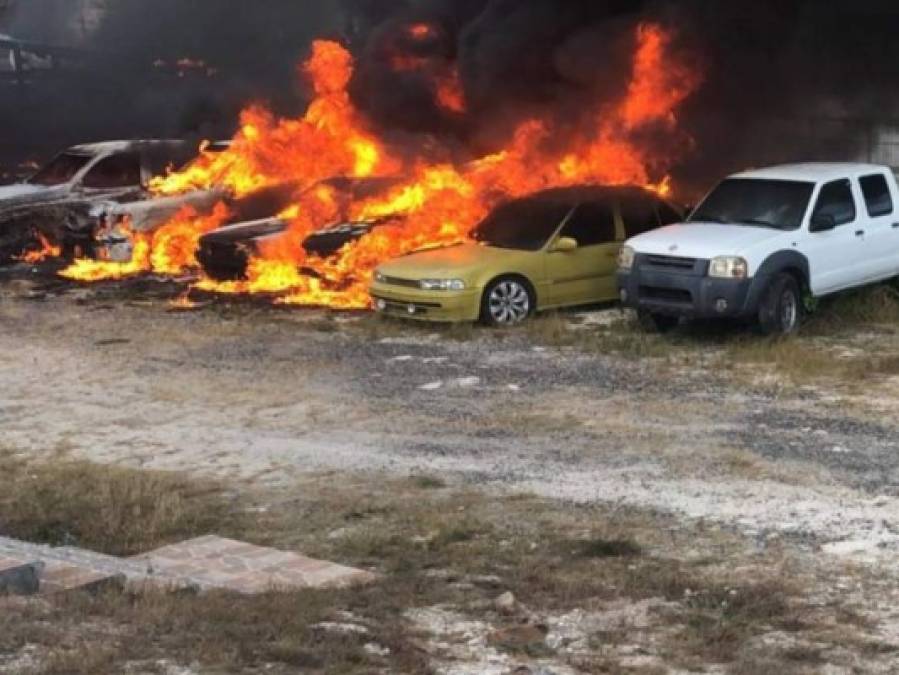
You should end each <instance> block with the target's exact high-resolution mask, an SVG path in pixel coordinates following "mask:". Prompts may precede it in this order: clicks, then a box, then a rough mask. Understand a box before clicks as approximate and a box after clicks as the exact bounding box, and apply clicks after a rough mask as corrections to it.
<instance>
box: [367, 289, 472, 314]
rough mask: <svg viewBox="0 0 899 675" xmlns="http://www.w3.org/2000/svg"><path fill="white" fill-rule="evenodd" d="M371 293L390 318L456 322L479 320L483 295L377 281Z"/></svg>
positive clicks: (373, 302) (373, 304) (466, 291)
mask: <svg viewBox="0 0 899 675" xmlns="http://www.w3.org/2000/svg"><path fill="white" fill-rule="evenodd" d="M369 293H370V294H371V298H372V306H373V307H374V308H375V310H377V311H378V312H380V313H382V314H386V315H390V316H398V317H405V318H407V319H416V320H418V321H441V322H447V323H455V322H462V321H477V320H478V317H479V316H480V314H481V292H480V290H477V289H467V290H464V291H422V290H419V289H416V288H407V287H401V286H393V285H390V284H379V283H377V282H375V283H374V284H372V285H371V287H370V288H369Z"/></svg>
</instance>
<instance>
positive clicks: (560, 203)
mask: <svg viewBox="0 0 899 675" xmlns="http://www.w3.org/2000/svg"><path fill="white" fill-rule="evenodd" d="M681 218H682V213H681V212H679V210H678V209H676V208H675V207H673V206H671V205H670V204H668V203H667V202H665V201H664V200H662V199H661V198H659V197H658V196H657V195H655V194H654V193H651V192H648V191H646V190H643V189H641V188H630V187H624V188H622V187H618V188H613V187H576V188H560V189H555V190H548V191H546V192H541V193H538V194H536V195H532V196H530V197H526V198H523V199H518V200H514V201H510V202H507V203H505V204H502V205H501V206H499V207H497V208H496V209H495V210H494V211H493V212H492V213H491V214H490V215H489V216H488V217H487V218H486V219H485V220H484V221H483V222H481V223H480V224H479V225H478V226H477V227H476V228H475V229H474V230H473V232H472V239H473V240H474V241H473V243H468V244H460V245H457V246H448V247H445V248H439V249H433V250H429V251H422V252H419V253H413V254H411V255H407V256H405V257H402V258H398V259H396V260H392V261H390V262H388V263H385V264H383V265H381V266H380V267H379V268H378V269H377V270H376V272H375V276H374V282H373V283H372V286H371V296H372V301H373V304H374V307H375V309H377V310H378V311H380V312H383V313H385V314H394V315H401V316H406V317H409V318H413V319H420V320H430V321H444V322H460V321H477V320H480V321H482V322H484V323H486V324H490V325H494V326H502V325H513V324H517V323H520V322H522V321H524V320H525V319H527V318H528V317H529V316H531V315H532V314H533V313H534V312H537V311H543V310H547V309H555V308H559V307H570V306H576V305H586V304H592V303H598V302H605V301H610V300H615V299H616V298H617V289H616V279H615V273H616V267H617V264H616V261H617V257H618V251H619V249H620V248H621V245H622V243H623V242H624V241H625V240H626V239H628V238H630V237H633V236H636V235H637V234H641V233H643V232H647V231H649V230H652V229H655V228H657V227H661V226H662V225H666V224H669V223H676V222H679V221H680V220H681Z"/></svg>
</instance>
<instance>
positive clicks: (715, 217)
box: [689, 178, 815, 230]
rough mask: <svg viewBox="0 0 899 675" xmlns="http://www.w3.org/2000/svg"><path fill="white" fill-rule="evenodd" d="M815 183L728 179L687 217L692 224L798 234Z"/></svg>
mask: <svg viewBox="0 0 899 675" xmlns="http://www.w3.org/2000/svg"><path fill="white" fill-rule="evenodd" d="M814 189H815V185H814V183H804V182H801V181H789V180H762V179H754V178H728V179H727V180H726V181H724V182H723V183H721V184H720V185H719V186H718V187H716V188H715V189H714V190H713V191H712V194H710V195H709V196H708V197H706V199H705V201H704V202H703V203H702V204H700V206H699V208H697V209H696V211H694V212H693V215H692V216H690V219H689V222H691V223H724V224H727V225H750V226H756V227H771V228H774V229H777V230H798V229H799V227H800V225H802V218H803V217H804V216H805V212H806V210H807V209H808V205H809V202H810V201H811V198H812V192H814Z"/></svg>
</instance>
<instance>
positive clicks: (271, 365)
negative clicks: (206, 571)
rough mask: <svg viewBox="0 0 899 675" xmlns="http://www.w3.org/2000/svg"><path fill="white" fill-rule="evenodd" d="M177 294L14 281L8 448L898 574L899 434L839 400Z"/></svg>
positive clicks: (1, 359)
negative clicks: (657, 530) (446, 481)
mask: <svg viewBox="0 0 899 675" xmlns="http://www.w3.org/2000/svg"><path fill="white" fill-rule="evenodd" d="M174 292H176V289H173V288H172V287H171V286H168V285H165V284H148V283H145V282H141V283H138V284H124V285H112V286H98V287H94V288H90V289H82V288H71V287H66V286H59V285H57V284H49V286H48V285H47V284H45V283H43V281H42V280H41V279H31V278H28V277H27V275H23V273H22V272H21V271H18V272H15V273H7V274H6V278H5V279H2V278H0V428H2V430H3V441H2V442H3V445H5V446H6V447H7V448H10V449H13V450H17V451H21V452H27V453H32V454H46V453H58V452H66V453H73V454H76V455H79V456H84V457H89V458H91V459H94V460H97V461H104V462H120V463H127V464H129V465H135V466H147V467H153V468H164V469H174V470H183V471H190V472H202V473H207V474H212V475H215V476H220V477H227V478H230V479H239V480H243V481H252V482H254V483H256V484H259V485H263V486H264V485H278V484H282V483H284V481H285V480H287V479H288V478H291V477H293V476H295V475H296V474H301V473H306V472H316V471H321V470H342V469H352V470H355V471H358V470H362V471H373V472H377V471H387V472H390V473H395V474H409V473H420V474H435V475H440V476H444V477H451V478H452V477H455V478H457V479H458V480H462V481H469V482H472V483H477V484H479V485H486V486H490V487H491V488H497V489H509V490H527V491H532V492H536V493H538V494H540V495H544V496H550V497H556V498H561V499H567V500H573V501H579V502H592V501H601V502H607V503H621V504H627V505H636V506H642V507H649V508H653V509H659V510H663V511H666V512H672V513H675V514H680V515H683V516H685V517H689V518H701V519H710V520H715V521H719V522H723V523H725V524H727V525H728V526H731V527H733V528H736V529H738V530H740V531H743V532H747V533H749V534H751V535H754V536H756V537H758V541H759V542H760V545H762V546H764V545H766V542H769V541H771V540H773V539H778V538H789V539H791V540H794V541H796V542H800V543H801V545H802V546H805V547H809V548H812V549H814V550H824V551H826V552H828V553H832V554H835V555H848V556H853V557H854V558H856V559H859V560H868V561H873V560H878V561H880V562H883V563H884V564H892V563H890V560H891V559H892V557H893V556H894V554H895V552H896V551H897V550H899V499H897V495H899V488H897V485H899V452H897V451H899V435H897V433H896V425H895V422H894V420H893V419H892V418H889V417H887V416H883V415H877V414H873V413H872V414H866V412H867V413H870V412H871V411H865V410H859V407H858V405H847V403H846V400H845V399H844V398H843V397H842V394H841V393H840V391H838V390H836V389H824V390H822V389H818V390H811V389H802V390H800V389H795V390H784V389H778V390H776V391H771V390H770V388H769V389H762V388H756V387H750V386H748V385H746V384H743V383H742V381H739V380H731V381H728V380H725V379H724V378H722V377H721V376H720V374H719V373H717V372H715V371H714V370H711V369H709V368H708V367H703V366H694V367H692V368H690V369H686V368H671V367H662V366H661V365H660V363H659V362H658V361H657V360H648V359H647V360H642V361H639V360H632V359H627V358H624V357H620V356H611V355H603V354H588V353H584V352H581V351H578V350H577V349H575V348H560V347H553V346H551V345H546V344H542V343H541V340H540V338H539V336H538V334H536V333H532V332H528V331H516V332H513V333H510V334H496V333H493V332H490V331H483V330H476V331H474V332H473V334H472V335H471V336H466V338H465V339H464V340H460V339H455V338H453V337H452V335H451V334H448V333H446V332H442V331H437V330H433V331H432V330H431V329H427V328H420V327H412V326H404V325H402V324H397V325H390V324H388V325H386V326H384V325H382V324H381V323H378V322H375V321H373V320H372V319H371V318H369V317H367V316H365V315H354V314H348V315H331V314H329V313H327V312H322V311H280V310H275V309H271V308H268V307H260V306H258V305H253V304H240V303H238V304H234V305H223V304H221V303H217V304H215V305H213V306H211V307H208V308H204V309H201V310H199V311H195V312H186V313H180V312H179V313H176V312H171V311H168V305H167V303H166V298H167V297H170V296H171V295H172V294H173V293H174ZM604 316H605V313H604V312H596V313H590V314H587V315H584V316H579V317H577V318H578V319H581V320H586V321H587V322H588V323H596V324H602V323H604V321H605V318H604ZM574 318H575V316H574V315H572V319H574ZM880 403H882V404H883V403H884V402H883V401H880ZM872 418H873V419H872Z"/></svg>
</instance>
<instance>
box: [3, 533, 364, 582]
mask: <svg viewBox="0 0 899 675" xmlns="http://www.w3.org/2000/svg"><path fill="white" fill-rule="evenodd" d="M4 561H6V563H5V564H6V566H7V568H8V569H9V570H10V571H9V572H8V575H7V576H9V578H13V577H12V576H11V575H13V574H14V572H15V570H16V569H18V568H20V567H22V566H25V565H28V564H31V565H35V564H36V563H38V561H39V564H37V566H36V567H35V569H40V573H39V577H40V592H42V593H53V592H59V591H65V590H71V589H75V588H96V587H98V586H101V585H104V584H109V583H125V582H127V583H128V584H132V585H139V586H143V585H147V584H149V585H153V586H159V587H165V588H184V587H188V588H196V589H198V590H201V591H202V590H212V589H220V590H231V591H235V592H238V593H248V594H253V593H260V592H264V591H268V590H276V589H295V588H325V587H339V586H346V585H353V584H360V583H367V582H369V581H372V580H373V579H374V578H375V577H374V575H373V574H372V573H370V572H366V571H364V570H358V569H354V568H350V567H343V566H341V565H336V564H334V563H330V562H325V561H321V560H313V559H311V558H306V557H304V556H301V555H298V554H296V553H288V552H284V551H278V550H275V549H271V548H263V547H259V546H253V545H252V544H246V543H243V542H239V541H234V540H231V539H223V538H221V537H215V536H208V537H200V538H199V539H193V540H190V541H185V542H181V543H179V544H175V545H172V546H166V547H164V548H161V549H159V550H157V551H151V552H150V553H146V554H142V555H140V556H135V557H134V558H116V557H113V556H107V555H102V554H99V553H94V552H92V551H87V550H84V549H78V548H72V547H61V548H53V547H50V546H43V545H40V544H31V543H28V542H23V541H18V540H15V539H8V538H5V537H0V584H2V579H3V578H4V577H3V569H4V567H3V564H4ZM0 590H2V585H0Z"/></svg>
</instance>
